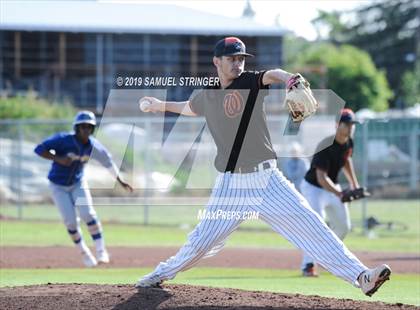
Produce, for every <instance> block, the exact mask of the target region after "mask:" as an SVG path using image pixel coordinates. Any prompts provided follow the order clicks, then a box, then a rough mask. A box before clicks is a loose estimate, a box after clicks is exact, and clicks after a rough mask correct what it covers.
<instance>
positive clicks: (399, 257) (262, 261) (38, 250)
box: [0, 246, 420, 274]
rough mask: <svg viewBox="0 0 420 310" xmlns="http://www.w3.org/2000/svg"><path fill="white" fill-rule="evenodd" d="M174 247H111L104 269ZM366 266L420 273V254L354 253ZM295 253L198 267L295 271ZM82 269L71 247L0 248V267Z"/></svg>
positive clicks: (226, 257)
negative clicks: (383, 265)
mask: <svg viewBox="0 0 420 310" xmlns="http://www.w3.org/2000/svg"><path fill="white" fill-rule="evenodd" d="M177 250H178V248H175V247H139V248H133V247H110V248H109V251H110V253H111V259H112V261H111V263H110V264H109V265H107V266H106V267H104V268H125V267H154V266H156V265H157V263H159V262H160V261H162V260H165V259H167V258H169V257H170V256H172V255H174V254H175V253H176V251H177ZM356 255H357V256H358V257H359V258H360V259H361V260H362V261H363V262H364V263H365V264H366V265H367V266H368V267H372V266H376V265H378V264H380V263H387V264H389V265H390V266H391V268H392V269H393V271H394V272H397V273H418V274H420V255H419V254H416V253H412V254H407V253H389V252H356ZM299 263H300V253H299V251H297V250H279V249H238V248H225V249H223V250H222V251H221V252H220V253H219V254H218V255H216V256H215V257H212V258H209V259H204V260H202V261H201V262H200V263H199V264H198V266H207V267H228V268H272V269H296V270H297V269H298V268H299ZM77 267H82V262H81V259H80V255H79V253H78V252H77V250H76V248H74V247H61V246H57V247H0V268H77Z"/></svg>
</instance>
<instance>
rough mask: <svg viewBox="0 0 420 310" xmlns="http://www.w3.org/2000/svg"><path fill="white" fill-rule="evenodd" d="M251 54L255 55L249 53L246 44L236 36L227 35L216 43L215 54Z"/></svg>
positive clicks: (219, 55) (217, 55)
mask: <svg viewBox="0 0 420 310" xmlns="http://www.w3.org/2000/svg"><path fill="white" fill-rule="evenodd" d="M235 55H242V56H251V57H254V55H251V54H248V53H247V52H246V48H245V44H244V42H242V41H241V40H239V39H238V38H235V37H227V38H224V39H222V40H220V41H219V42H217V43H216V46H215V47H214V56H216V57H221V56H235Z"/></svg>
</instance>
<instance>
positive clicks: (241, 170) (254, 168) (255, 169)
mask: <svg viewBox="0 0 420 310" xmlns="http://www.w3.org/2000/svg"><path fill="white" fill-rule="evenodd" d="M258 166H259V165H257V166H241V167H236V168H235V170H226V171H225V172H230V173H253V172H258V171H261V170H267V169H270V168H272V167H271V164H270V163H269V162H264V163H262V166H261V168H260V167H258Z"/></svg>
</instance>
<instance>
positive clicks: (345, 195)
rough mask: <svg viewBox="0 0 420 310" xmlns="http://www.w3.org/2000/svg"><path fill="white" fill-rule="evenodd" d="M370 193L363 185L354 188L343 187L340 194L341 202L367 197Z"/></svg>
mask: <svg viewBox="0 0 420 310" xmlns="http://www.w3.org/2000/svg"><path fill="white" fill-rule="evenodd" d="M369 196H370V193H369V192H368V191H367V190H366V188H364V187H359V188H356V189H345V190H344V191H343V192H342V195H341V201H342V202H351V201H353V200H357V199H362V198H365V197H369Z"/></svg>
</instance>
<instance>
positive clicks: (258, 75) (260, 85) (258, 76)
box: [255, 70, 270, 89]
mask: <svg viewBox="0 0 420 310" xmlns="http://www.w3.org/2000/svg"><path fill="white" fill-rule="evenodd" d="M266 72H267V71H265V70H264V71H260V72H258V71H256V72H255V75H256V84H257V88H258V89H269V88H270V85H269V84H267V85H264V84H263V77H264V74H265V73H266Z"/></svg>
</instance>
